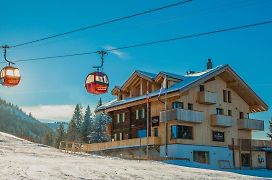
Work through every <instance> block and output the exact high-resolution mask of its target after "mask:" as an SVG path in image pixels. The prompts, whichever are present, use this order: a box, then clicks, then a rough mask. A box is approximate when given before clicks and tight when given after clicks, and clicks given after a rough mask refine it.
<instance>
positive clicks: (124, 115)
mask: <svg viewBox="0 0 272 180" xmlns="http://www.w3.org/2000/svg"><path fill="white" fill-rule="evenodd" d="M125 119H126V113H125V112H123V118H122V121H123V122H125Z"/></svg>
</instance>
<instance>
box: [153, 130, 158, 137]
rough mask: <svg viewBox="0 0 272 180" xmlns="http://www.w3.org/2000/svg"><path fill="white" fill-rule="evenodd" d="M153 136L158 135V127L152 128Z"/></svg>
mask: <svg viewBox="0 0 272 180" xmlns="http://www.w3.org/2000/svg"><path fill="white" fill-rule="evenodd" d="M154 136H155V137H158V136H159V131H158V128H154Z"/></svg>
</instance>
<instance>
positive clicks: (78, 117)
mask: <svg viewBox="0 0 272 180" xmlns="http://www.w3.org/2000/svg"><path fill="white" fill-rule="evenodd" d="M73 119H74V120H75V123H76V127H77V129H78V131H80V129H81V125H82V121H83V114H82V106H81V105H80V104H77V105H76V107H75V111H74V114H73Z"/></svg>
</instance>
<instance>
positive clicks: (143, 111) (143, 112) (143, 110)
mask: <svg viewBox="0 0 272 180" xmlns="http://www.w3.org/2000/svg"><path fill="white" fill-rule="evenodd" d="M142 118H145V109H142Z"/></svg>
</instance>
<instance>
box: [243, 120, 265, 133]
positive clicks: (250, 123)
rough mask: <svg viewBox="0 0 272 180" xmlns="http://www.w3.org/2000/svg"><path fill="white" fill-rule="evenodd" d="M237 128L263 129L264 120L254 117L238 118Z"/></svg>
mask: <svg viewBox="0 0 272 180" xmlns="http://www.w3.org/2000/svg"><path fill="white" fill-rule="evenodd" d="M238 129H241V130H258V131H263V130H264V122H263V121H262V120H256V119H247V118H244V119H238Z"/></svg>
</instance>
